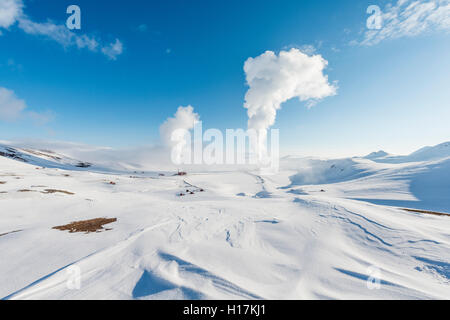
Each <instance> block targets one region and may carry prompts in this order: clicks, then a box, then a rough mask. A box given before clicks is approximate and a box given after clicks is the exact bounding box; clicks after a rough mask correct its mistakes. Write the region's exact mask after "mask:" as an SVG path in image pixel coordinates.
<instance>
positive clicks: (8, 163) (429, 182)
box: [0, 144, 450, 299]
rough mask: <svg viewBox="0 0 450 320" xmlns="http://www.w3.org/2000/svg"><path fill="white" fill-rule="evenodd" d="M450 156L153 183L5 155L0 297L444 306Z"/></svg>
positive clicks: (433, 151)
mask: <svg viewBox="0 0 450 320" xmlns="http://www.w3.org/2000/svg"><path fill="white" fill-rule="evenodd" d="M447 150H448V149H447V146H445V145H444V144H442V145H439V146H437V147H433V148H426V149H421V151H420V150H419V151H420V152H419V151H418V152H417V153H414V154H412V155H410V156H411V158H410V159H413V160H411V161H405V160H406V157H403V158H402V160H401V161H391V162H389V161H384V159H387V158H391V160H392V157H394V156H391V155H384V156H383V155H382V154H378V156H374V157H370V159H369V158H367V157H364V158H349V159H338V160H333V159H328V160H320V159H313V158H295V157H286V158H284V159H282V160H281V168H280V172H279V173H278V174H276V175H271V176H261V175H260V174H259V172H258V171H251V170H228V171H216V172H212V171H209V172H207V171H204V172H202V171H197V172H188V173H187V175H174V174H175V173H176V171H174V172H159V173H158V172H156V174H154V175H148V174H144V173H142V172H134V171H129V172H125V171H123V172H122V171H121V172H118V171H114V170H110V171H108V169H107V168H105V167H104V166H103V170H102V171H99V170H97V169H96V167H97V164H94V165H92V166H91V167H87V164H88V163H87V162H86V161H84V159H80V160H73V159H72V158H71V157H65V156H63V155H61V154H57V153H54V152H51V151H37V150H35V149H33V148H25V149H24V148H15V147H12V146H10V145H2V146H0V252H1V253H2V258H1V259H0V298H4V299H37V298H41V299H343V298H346V299H376V298H383V299H404V298H430V299H447V298H448V297H449V296H450V286H449V283H450V272H449V270H450V265H449V261H450V235H449V230H450V216H448V215H446V214H445V213H449V212H450V198H449V197H448V195H449V194H450V158H449V157H448V154H447V153H446V152H447ZM417 154H418V155H417ZM108 156H109V154H108ZM419 158H421V159H426V160H421V161H418V160H417V159H419ZM380 159H383V160H382V161H380ZM397 160H399V159H397ZM81 163H83V164H86V166H84V168H80V164H81ZM406 208H408V209H410V211H406V210H404V209H406ZM411 210H412V211H411ZM99 221H100V222H101V221H106V222H105V223H107V224H105V225H104V226H103V227H102V226H101V225H99V227H98V229H96V228H97V227H95V226H96V223H99ZM73 222H76V223H73ZM83 225H84V226H85V228H86V226H88V228H87V229H83V228H82V227H80V226H83ZM77 228H79V229H77ZM89 230H91V231H89ZM92 230H93V232H92ZM70 231H72V232H70ZM77 231H83V232H77ZM95 231H96V232H95ZM74 273H76V274H79V275H80V276H81V281H80V283H79V287H77V286H75V287H74V285H73V279H72V278H71V276H72V275H73V274H74Z"/></svg>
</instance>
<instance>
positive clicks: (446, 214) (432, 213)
mask: <svg viewBox="0 0 450 320" xmlns="http://www.w3.org/2000/svg"><path fill="white" fill-rule="evenodd" d="M403 210H405V211H408V212H417V213H424V214H431V215H435V216H447V217H450V214H449V213H444V212H436V211H428V210H418V209H406V208H405V209H403Z"/></svg>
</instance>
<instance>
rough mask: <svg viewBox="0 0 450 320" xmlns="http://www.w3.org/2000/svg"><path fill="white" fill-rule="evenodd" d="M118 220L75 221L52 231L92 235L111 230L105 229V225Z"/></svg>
mask: <svg viewBox="0 0 450 320" xmlns="http://www.w3.org/2000/svg"><path fill="white" fill-rule="evenodd" d="M116 221H117V218H111V219H107V218H97V219H91V220H84V221H75V222H71V223H69V224H66V225H64V226H58V227H53V228H52V229H57V230H61V231H66V230H67V231H69V232H70V233H74V232H85V233H91V232H100V230H105V231H108V230H111V229H104V228H103V225H105V224H109V223H112V222H116Z"/></svg>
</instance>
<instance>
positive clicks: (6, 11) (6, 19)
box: [0, 0, 23, 28]
mask: <svg viewBox="0 0 450 320" xmlns="http://www.w3.org/2000/svg"><path fill="white" fill-rule="evenodd" d="M22 8H23V3H22V0H2V1H0V28H9V27H10V26H12V25H13V24H14V23H15V22H16V20H17V19H18V18H19V17H20V16H21V15H22Z"/></svg>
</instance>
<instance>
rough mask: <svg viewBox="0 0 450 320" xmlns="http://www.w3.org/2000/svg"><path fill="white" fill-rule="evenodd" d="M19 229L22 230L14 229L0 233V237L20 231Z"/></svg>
mask: <svg viewBox="0 0 450 320" xmlns="http://www.w3.org/2000/svg"><path fill="white" fill-rule="evenodd" d="M20 231H22V230H15V231H10V232H5V233H0V237H3V236H6V235H7V234H11V233H16V232H20Z"/></svg>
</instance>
